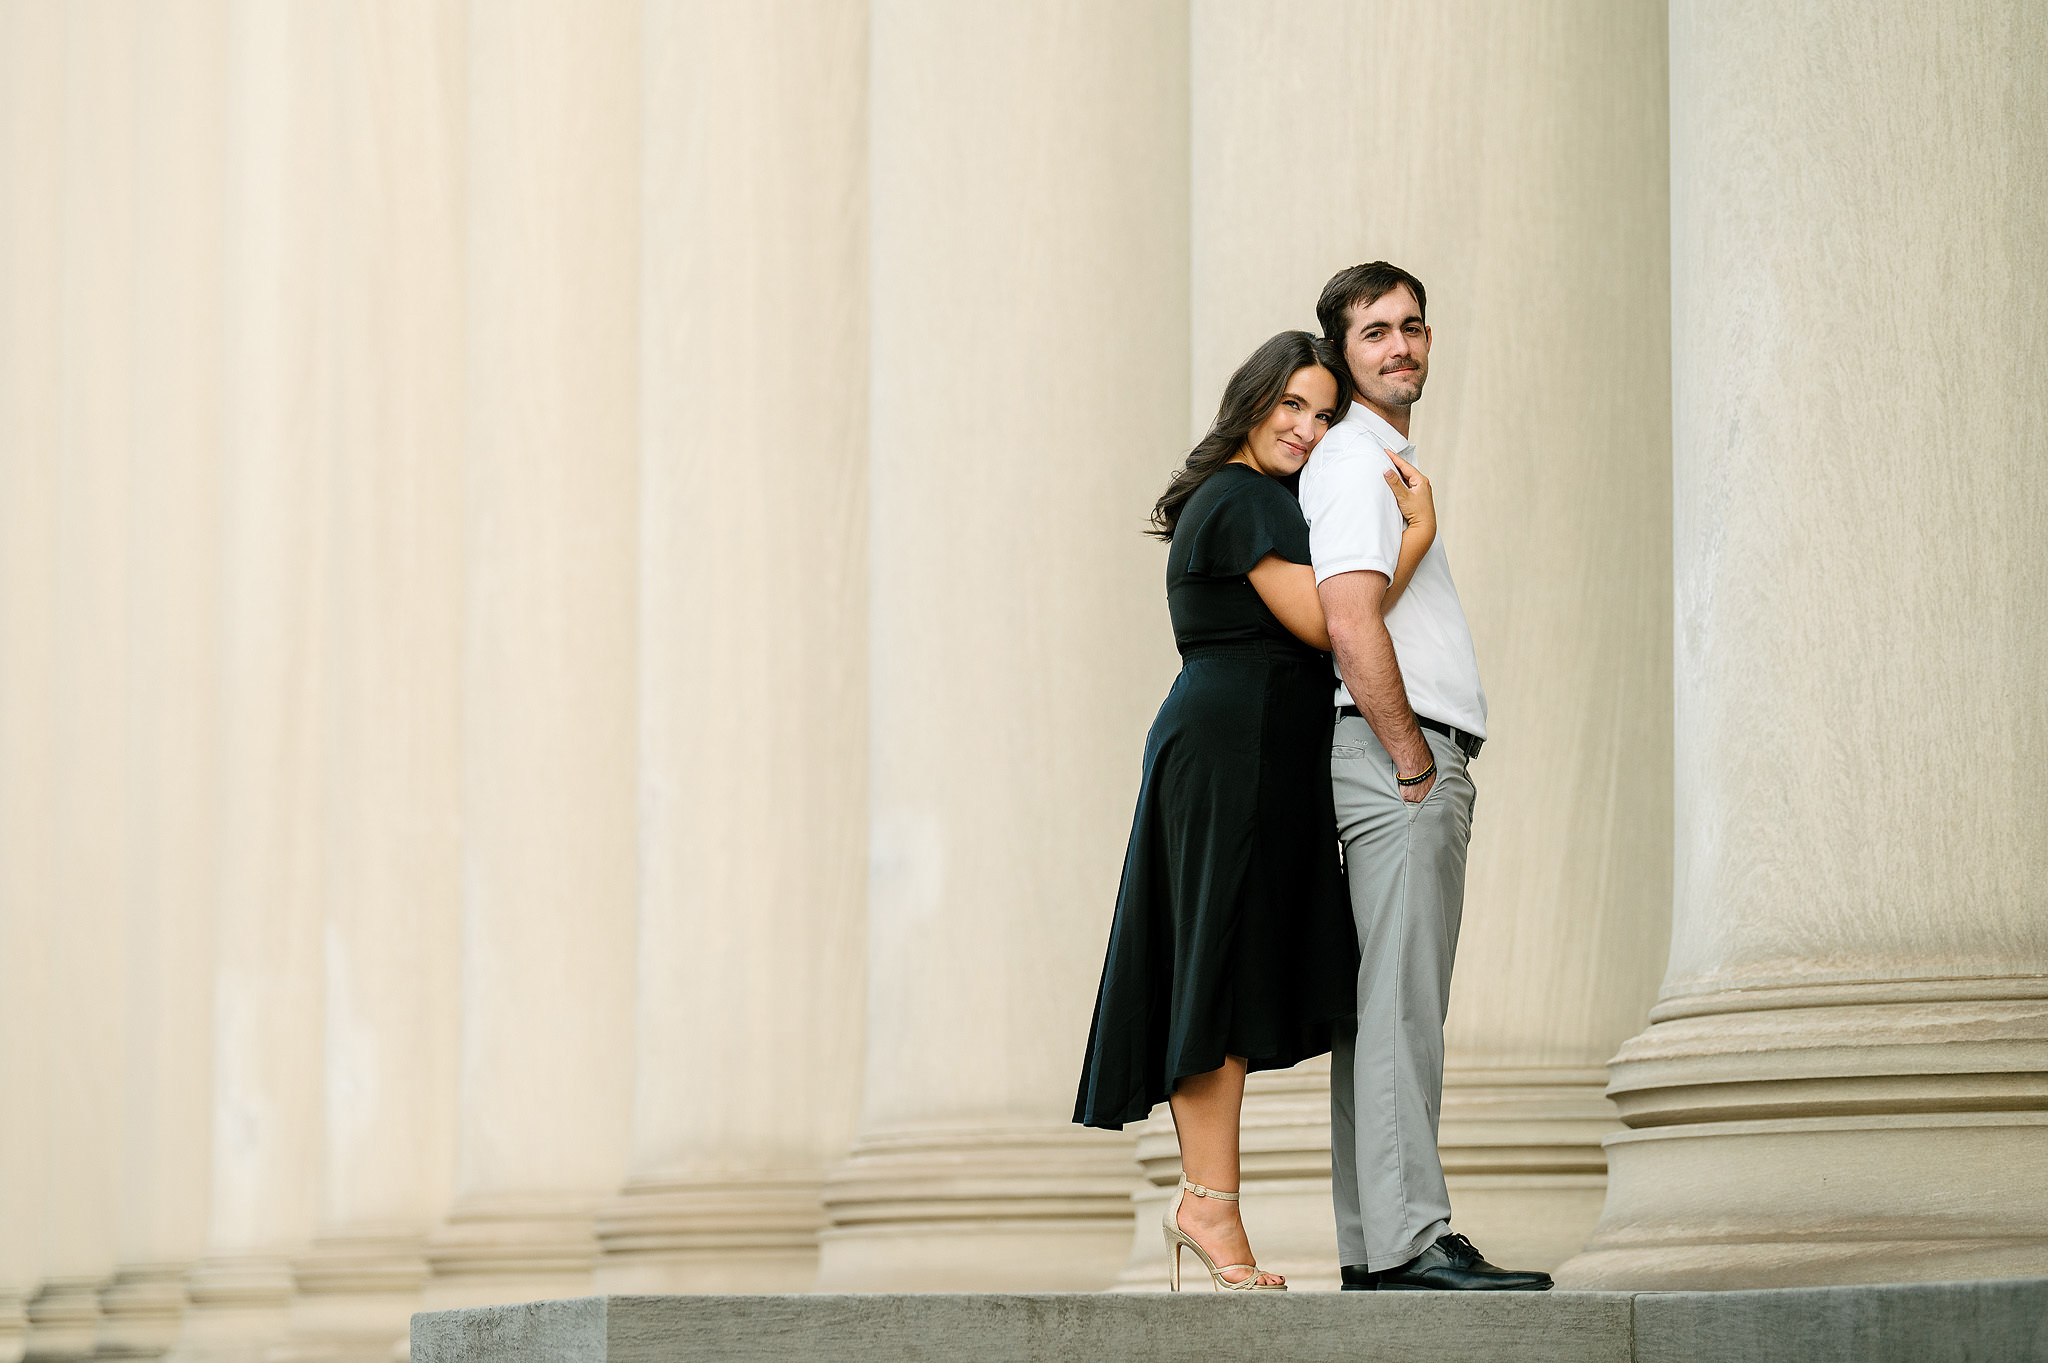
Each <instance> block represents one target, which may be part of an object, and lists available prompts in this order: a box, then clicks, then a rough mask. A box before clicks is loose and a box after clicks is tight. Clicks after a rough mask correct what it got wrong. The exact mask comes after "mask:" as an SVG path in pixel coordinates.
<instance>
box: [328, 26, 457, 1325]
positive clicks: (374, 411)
mask: <svg viewBox="0 0 2048 1363" xmlns="http://www.w3.org/2000/svg"><path fill="white" fill-rule="evenodd" d="M316 18H317V21H318V23H319V31H320V32H321V34H322V41H323V44H324V46H325V48H326V50H327V51H328V52H329V53H331V54H332V58H333V61H334V90H335V96H334V101H335V102H334V110H335V120H334V125H333V129H332V133H331V136H330V138H329V140H328V141H327V142H325V143H324V144H323V145H322V146H319V147H315V148H309V149H308V150H309V154H312V155H315V156H319V157H322V158H324V160H325V164H326V165H327V166H328V170H327V175H326V186H327V189H326V200H325V206H326V224H327V226H326V230H327V232H328V234H329V239H330V242H331V251H330V258H331V260H332V269H331V271H330V273H329V274H328V275H327V277H326V279H325V281H324V289H325V292H324V293H323V296H322V306H323V307H324V308H325V309H326V310H327V312H328V314H329V316H330V317H331V318H332V326H333V334H334V338H335V354H334V374H335V380H334V381H335V385H336V392H337V397H336V402H335V407H334V412H333V418H332V420H333V427H332V442H331V446H330V449H331V454H332V463H331V465H330V467H329V469H328V470H327V474H326V477H327V485H328V488H329V489H330V493H331V498H332V500H331V504H330V508H329V514H330V516H331V521H330V526H331V530H330V534H331V536H332V539H331V543H330V554H331V559H330V562H331V564H332V571H331V572H330V574H329V577H328V581H327V590H328V593H329V595H328V598H327V600H328V606H329V617H328V618H329V636H328V637H329V647H330V653H329V658H330V661H329V664H328V668H327V674H328V687H329V689H328V694H327V697H326V709H325V721H324V722H325V729H324V732H325V735H326V742H327V750H328V754H329V756H328V759H327V762H326V765H325V787H324V794H325V821H326V822H325V828H326V843H327V855H326V858H325V868H326V871H325V877H324V895H323V898H324V903H325V929H324V943H323V944H324V954H325V978H326V1022H325V1029H324V1036H325V1060H326V1065H325V1102H324V1104H323V1115H324V1121H325V1128H324V1137H323V1160H322V1166H323V1171H324V1182H323V1185H322V1193H321V1197H320V1211H319V1223H318V1227H317V1230H316V1233H315V1237H314V1240H313V1244H312V1248H311V1249H310V1251H309V1252H308V1253H306V1254H305V1255H303V1256H302V1257H300V1258H299V1259H298V1260H297V1261H296V1263H295V1264H294V1278H295V1280H296V1283H297V1289H298V1290H297V1295H296V1296H295V1298H294V1300H293V1303H292V1317H293V1320H292V1333H293V1336H294V1356H295V1357H297V1358H302V1359H315V1358H317V1359H326V1360H351V1361H352V1360H361V1363H388V1360H389V1359H390V1357H391V1351H392V1346H393V1345H394V1343H396V1342H397V1341H399V1340H401V1339H403V1338H404V1337H405V1335H406V1332H407V1328H408V1327H407V1322H408V1320H409V1319H410V1317H411V1315H412V1313H413V1312H414V1311H415V1310H417V1309H418V1308H419V1299H420V1290H421V1288H422V1286H423V1285H424V1283H425V1281H426V1278H427V1262H426V1257H425V1249H426V1237H427V1235H428V1233H429V1232H431V1231H433V1230H434V1229H436V1228H437V1227H438V1226H439V1224H440V1221H441V1218H442V1216H443V1214H444V1213H445V1212H446V1211H447V1204H448V1197H449V1178H450V1172H451V1167H452V1165H453V1162H454V1125H455V1090H456V1083H457V1072H456V1060H457V1055H456V1051H457V1045H458V1022H459V1018H460V1002H459V1000H460V979H459V975H460V943H459V930H460V921H461V903H462V864H461V845H460V836H459V822H460V814H461V810H460V802H459V794H460V784H461V773H462V757H461V721H460V709H459V701H460V696H459V692H460V684H461V657H462V591H461V587H462V541H463V503H462V410H463V396H462V371H463V350H462V335H463V332H462V296H463V283H462V281H463V273H462V266H463V252H462V248H463V220H462V203H463V179H464V177H463V156H462V149H463V141H464V137H463V125H464V121H465V110H464V104H463V91H464V79H463V73H464V65H465V60H464V58H465V53H464V50H463V43H462V34H463V14H462V6H461V4H460V3H459V0H436V2H435V3H431V4H425V3H422V4H403V5H385V4H374V5H373V4H366V3H362V2H361V0H347V3H343V4H339V5H329V6H327V7H325V8H324V9H323V10H321V11H319V12H318V13H317V15H316Z"/></svg>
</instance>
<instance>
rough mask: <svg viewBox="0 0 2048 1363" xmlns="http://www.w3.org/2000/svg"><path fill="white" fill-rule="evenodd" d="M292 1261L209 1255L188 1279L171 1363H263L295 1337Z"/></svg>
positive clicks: (276, 1256)
mask: <svg viewBox="0 0 2048 1363" xmlns="http://www.w3.org/2000/svg"><path fill="white" fill-rule="evenodd" d="M292 1286H293V1285H292V1266H291V1258H290V1256H289V1255H285V1254H216V1255H208V1256H207V1257H206V1258H204V1259H201V1260H200V1261H199V1262H198V1263H197V1264H194V1265H193V1266H192V1271H191V1272H190V1273H188V1274H186V1275H185V1296H186V1302H187V1305H186V1308H185V1319H184V1325H183V1328H182V1329H180V1330H179V1332H178V1342H177V1344H176V1345H175V1346H173V1347H172V1349H171V1351H170V1353H169V1354H168V1355H167V1357H168V1358H169V1359H170V1360H171V1361H172V1363H262V1359H263V1356H264V1354H265V1353H266V1352H267V1351H268V1350H270V1349H272V1348H275V1347H276V1346H278V1345H280V1344H283V1343H284V1342H285V1340H286V1339H287V1338H288V1337H289V1335H290V1333H291V1302H292Z"/></svg>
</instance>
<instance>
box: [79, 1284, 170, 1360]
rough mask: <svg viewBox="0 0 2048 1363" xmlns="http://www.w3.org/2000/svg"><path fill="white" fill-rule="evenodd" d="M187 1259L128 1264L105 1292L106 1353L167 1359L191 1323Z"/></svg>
mask: <svg viewBox="0 0 2048 1363" xmlns="http://www.w3.org/2000/svg"><path fill="white" fill-rule="evenodd" d="M191 1268H192V1266H191V1265H190V1264H184V1263H155V1264H123V1265H122V1266H121V1267H119V1268H117V1269H115V1270H114V1277H113V1281H111V1282H109V1283H108V1284H107V1285H106V1287H105V1288H103V1289H101V1291H100V1344H99V1355H98V1356H99V1357H100V1358H162V1357H163V1356H164V1355H165V1354H167V1353H169V1352H170V1351H171V1349H172V1347H173V1346H175V1345H176V1344H177V1342H178V1336H179V1334H180V1333H181V1332H182V1331H183V1329H184V1326H185V1275H186V1274H187V1273H188V1272H190V1271H191Z"/></svg>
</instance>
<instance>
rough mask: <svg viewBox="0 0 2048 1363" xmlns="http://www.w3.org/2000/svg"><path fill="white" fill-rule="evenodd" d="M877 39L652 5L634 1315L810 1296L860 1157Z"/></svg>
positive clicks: (607, 1216)
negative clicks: (841, 1176) (868, 205)
mask: <svg viewBox="0 0 2048 1363" xmlns="http://www.w3.org/2000/svg"><path fill="white" fill-rule="evenodd" d="M866 19H867V16H866V10H865V6H864V5H859V4H846V3H841V2H840V0H800V2H799V3H789V4H779V5H759V4H755V3H752V0H724V2H723V3H716V4H709V5H688V6H685V5H676V4H673V3H668V2H667V0H659V2H657V3H649V4H647V5H646V6H645V7H644V21H643V22H644V25H645V29H644V37H643V43H644V51H645V58H644V63H643V66H642V70H643V72H644V77H643V89H644V91H645V99H646V105H645V113H644V115H643V123H642V126H643V129H644V137H645V139H646V140H645V152H644V155H645V171H644V176H643V180H642V185H643V195H644V207H643V218H642V222H643V224H644V227H643V246H642V255H641V260H642V283H641V295H640V296H641V300H642V303H641V307H642V321H641V337H642V360H641V365H642V369H641V373H642V385H641V412H642V430H643V444H642V451H641V490H642V491H641V522H640V523H641V535H640V565H641V569H640V591H641V605H640V640H641V644H640V647H641V664H640V678H641V686H640V706H641V710H640V714H641V728H640V740H641V749H640V761H641V772H640V821H641V823H640V827H641V837H642V851H641V865H642V868H643V877H644V878H643V881H642V884H641V887H640V937H639V981H640V988H639V1004H638V1008H639V1012H638V1019H639V1021H638V1034H639V1042H638V1049H639V1053H640V1056H641V1057H642V1060H641V1064H640V1067H639V1077H638V1090H637V1092H638V1097H637V1101H636V1104H635V1117H634V1130H635V1138H634V1154H633V1173H632V1176H631V1178H630V1179H629V1180H628V1181H627V1183H626V1185H625V1188H624V1191H623V1194H622V1196H621V1197H620V1198H619V1199H618V1200H617V1201H615V1202H614V1203H613V1204H612V1205H611V1206H610V1207H609V1208H608V1209H607V1210H606V1211H605V1213H604V1215H603V1217H602V1219H601V1221H600V1226H599V1232H600V1236H601V1238H602V1241H603V1245H604V1251H605V1253H604V1260H603V1263H602V1266H601V1268H600V1271H599V1283H600V1286H602V1287H603V1288H604V1289H605V1290H609V1291H728V1292H730V1291H802V1290H804V1289H806V1288H808V1287H809V1286H810V1285H811V1283H812V1282H813V1280H814V1279H815V1278H816V1276H817V1268H818V1249H817V1234H818V1230H819V1228H820V1226H821V1225H822V1222H823V1219H824V1217H823V1209H822V1206H821V1204H820V1201H819V1194H820V1188H821V1185H822V1183H823V1179H824V1176H825V1174H826V1172H827V1170H828V1169H829V1168H830V1167H831V1166H832V1164H833V1163H835V1162H836V1161H837V1159H838V1158H839V1157H840V1156H841V1155H843V1154H844V1153H845V1150H846V1148H847V1146H848V1144H849V1143H850V1142H851V1140H852V1138H853V1125H854V1120H855V1117H856V1115H857V1111H858V1105H859V1097H860V1073H861V1027H862V1008H863V999H864V984H865V977H864V972H863V969H862V965H863V958H864V940H863V903H864V899H865V892H866V850H867V820H866V801H865V797H866V784H867V782H866V775H867V773H866V769H865V759H866V751H867V705H866V699H865V698H866V684H867V675H866V667H865V661H866V652H867V649H866V645H867V630H866V609H867V591H866V564H865V557H866V543H867V489H866V448H867V364H866V359H867V311H866V300H867V290H866V280H867V249H866V247H867V238H866V230H865V228H866V213H865V192H864V191H865V188H866V184H865V172H866V157H865V144H866V137H865V119H866V107H867V105H866V90H867V22H866ZM770 167H772V168H773V169H772V170H770V169H769V168H770Z"/></svg>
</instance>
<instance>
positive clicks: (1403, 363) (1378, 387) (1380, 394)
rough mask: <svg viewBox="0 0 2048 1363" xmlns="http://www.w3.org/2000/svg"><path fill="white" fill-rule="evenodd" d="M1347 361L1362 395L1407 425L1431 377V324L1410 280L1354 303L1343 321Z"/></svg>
mask: <svg viewBox="0 0 2048 1363" xmlns="http://www.w3.org/2000/svg"><path fill="white" fill-rule="evenodd" d="M1344 362H1345V363H1346V364H1348V365H1350V366H1351V379H1352V382H1354V383H1356V384H1357V385H1358V396H1359V397H1360V398H1361V399H1362V400H1363V401H1364V402H1365V404H1366V405H1367V406H1368V407H1371V408H1372V409H1373V410H1374V411H1375V412H1378V413H1379V414H1380V415H1381V416H1383V417H1386V418H1387V419H1388V420H1389V421H1394V422H1395V424H1396V426H1397V428H1398V427H1402V426H1404V425H1405V423H1406V420H1407V408H1408V407H1409V406H1410V405H1412V404H1413V403H1414V401H1415V400H1416V399H1417V398H1419V397H1421V396H1422V385H1423V383H1424V382H1425V381H1427V380H1428V378H1429V328H1428V327H1427V326H1424V325H1423V322H1422V308H1421V307H1420V306H1419V305H1418V304H1417V303H1416V301H1415V295H1414V294H1413V293H1411V292H1409V290H1408V286H1407V285H1406V284H1398V285H1396V286H1395V287H1393V288H1391V289H1389V290H1387V291H1386V292H1385V293H1383V294H1381V295H1380V296H1379V297H1378V298H1375V299H1374V300H1373V301H1372V302H1370V303H1360V304H1358V305H1357V306H1355V307H1353V308H1352V309H1351V312H1350V316H1349V317H1348V318H1346V320H1345V324H1344Z"/></svg>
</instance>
